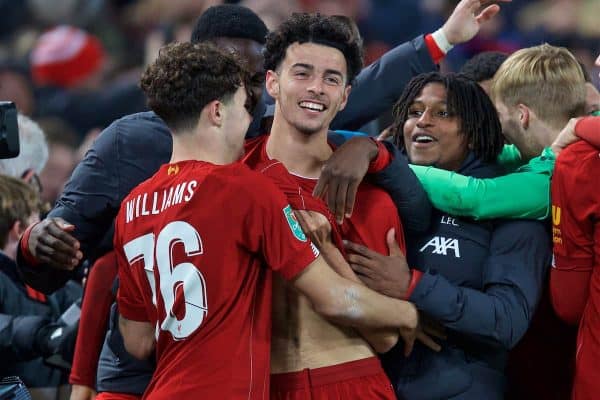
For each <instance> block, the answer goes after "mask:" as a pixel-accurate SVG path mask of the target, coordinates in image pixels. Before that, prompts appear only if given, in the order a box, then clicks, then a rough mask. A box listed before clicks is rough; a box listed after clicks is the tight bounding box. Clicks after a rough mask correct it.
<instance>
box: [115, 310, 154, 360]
mask: <svg viewBox="0 0 600 400" xmlns="http://www.w3.org/2000/svg"><path fill="white" fill-rule="evenodd" d="M119 330H120V331H121V335H123V343H124V344H125V350H127V352H128V353H129V354H131V355H132V356H134V357H135V358H138V359H140V360H146V359H147V358H148V357H150V356H151V355H152V354H153V353H154V347H155V345H156V341H155V340H154V326H153V325H152V324H151V323H150V322H146V321H133V320H130V319H127V318H125V317H124V316H123V315H119Z"/></svg>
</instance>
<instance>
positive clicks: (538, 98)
mask: <svg viewBox="0 0 600 400" xmlns="http://www.w3.org/2000/svg"><path fill="white" fill-rule="evenodd" d="M585 93H586V92H585V79H584V76H583V71H582V70H581V66H580V65H579V63H578V62H577V60H576V59H575V57H574V56H573V54H571V53H570V52H569V51H568V50H567V49H565V48H564V47H555V46H551V45H549V44H547V43H544V44H542V45H540V46H535V47H529V48H526V49H521V50H519V51H517V52H515V53H514V54H512V55H511V56H510V57H508V59H506V61H504V62H503V63H502V65H501V66H500V68H499V69H498V71H497V72H496V74H495V75H494V80H493V83H492V88H491V95H492V99H493V100H494V101H498V100H499V101H501V102H502V103H504V104H505V105H506V106H509V107H510V106H516V105H517V104H525V105H527V106H528V107H529V108H531V109H532V110H533V111H534V112H535V114H536V115H537V116H538V117H539V118H540V119H541V120H542V121H544V122H546V123H547V124H549V125H551V126H553V127H555V128H562V127H563V126H564V125H565V124H566V123H567V121H568V120H569V118H573V117H578V116H581V115H583V114H584V112H585Z"/></svg>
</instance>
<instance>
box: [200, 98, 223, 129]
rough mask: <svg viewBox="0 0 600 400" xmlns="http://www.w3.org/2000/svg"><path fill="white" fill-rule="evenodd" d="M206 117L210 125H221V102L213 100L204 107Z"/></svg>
mask: <svg viewBox="0 0 600 400" xmlns="http://www.w3.org/2000/svg"><path fill="white" fill-rule="evenodd" d="M204 111H205V112H206V117H207V119H208V121H209V122H210V123H211V125H214V126H219V127H220V126H221V125H222V124H223V111H224V110H223V103H222V102H221V101H219V100H213V101H211V102H210V103H208V104H207V105H206V106H205V107H204Z"/></svg>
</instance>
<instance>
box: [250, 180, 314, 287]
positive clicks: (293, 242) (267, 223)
mask: <svg viewBox="0 0 600 400" xmlns="http://www.w3.org/2000/svg"><path fill="white" fill-rule="evenodd" d="M254 179H255V181H254V182H253V185H252V190H251V191H248V194H249V196H251V198H252V199H253V201H254V202H255V205H254V206H253V207H252V210H253V213H252V216H251V218H250V219H249V221H248V223H249V224H248V231H249V232H251V234H250V235H247V236H248V238H247V240H248V241H249V243H250V247H251V248H254V249H253V250H254V251H258V252H259V253H260V254H262V256H263V257H264V259H265V262H266V264H267V266H268V267H269V268H271V269H272V270H274V271H277V272H279V273H280V274H281V275H282V276H283V277H284V278H285V279H288V280H290V279H293V278H294V277H296V276H297V275H298V274H299V273H300V272H302V271H303V270H304V268H306V267H307V266H309V265H310V264H311V263H312V262H313V261H314V260H316V259H317V257H318V256H319V250H318V249H317V248H316V246H314V245H313V244H312V243H311V241H310V240H309V239H308V238H307V237H306V235H305V234H304V232H303V231H302V228H301V227H300V224H299V223H298V221H297V220H296V217H295V215H294V212H293V210H292V207H291V206H290V205H289V203H288V201H287V199H286V198H285V196H284V195H283V193H282V192H281V191H280V190H279V189H278V188H277V187H276V186H275V184H274V183H273V182H271V181H269V180H268V178H265V177H264V176H261V175H256V178H254Z"/></svg>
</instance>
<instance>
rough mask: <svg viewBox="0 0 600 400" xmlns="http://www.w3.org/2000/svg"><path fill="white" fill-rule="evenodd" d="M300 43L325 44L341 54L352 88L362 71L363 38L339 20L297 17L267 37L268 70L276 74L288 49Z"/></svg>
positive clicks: (303, 14)
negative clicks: (361, 40)
mask: <svg viewBox="0 0 600 400" xmlns="http://www.w3.org/2000/svg"><path fill="white" fill-rule="evenodd" d="M296 42H298V43H301V44H302V43H316V44H322V45H325V46H329V47H333V48H336V49H338V50H340V51H341V52H342V54H343V55H344V58H345V59H346V68H347V70H348V83H349V84H350V83H352V82H353V81H354V78H355V77H356V75H357V74H358V73H359V72H360V70H361V69H362V65H363V64H362V59H363V50H362V47H361V45H360V37H358V38H357V37H356V35H355V34H354V32H353V31H352V27H351V26H349V25H348V24H347V23H345V22H343V21H342V20H341V19H340V18H339V17H332V16H325V15H320V14H308V13H294V14H292V16H291V17H290V18H288V19H287V20H286V21H284V22H283V23H282V24H281V25H280V26H279V28H277V29H276V30H275V31H273V32H270V33H269V34H268V35H267V42H266V44H265V50H264V56H265V70H267V71H268V70H273V71H274V70H276V69H277V68H278V67H279V65H280V64H281V62H282V61H283V59H284V58H285V53H286V50H287V48H288V47H289V46H290V45H291V44H293V43H296Z"/></svg>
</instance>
